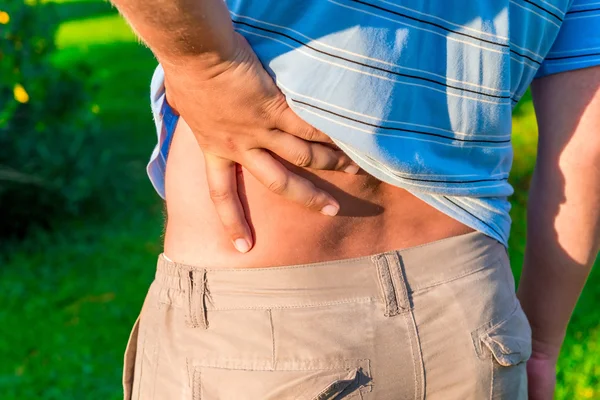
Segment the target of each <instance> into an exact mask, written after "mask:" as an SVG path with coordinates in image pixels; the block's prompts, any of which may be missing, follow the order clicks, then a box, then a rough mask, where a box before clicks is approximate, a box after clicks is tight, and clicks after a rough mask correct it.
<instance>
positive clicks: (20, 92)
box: [13, 83, 29, 103]
mask: <svg viewBox="0 0 600 400" xmlns="http://www.w3.org/2000/svg"><path fill="white" fill-rule="evenodd" d="M13 94H14V96H15V100H16V101H18V102H19V103H27V102H28V101H29V94H27V91H26V90H25V88H24V87H23V85H21V84H20V83H17V84H16V85H15V87H14V89H13Z"/></svg>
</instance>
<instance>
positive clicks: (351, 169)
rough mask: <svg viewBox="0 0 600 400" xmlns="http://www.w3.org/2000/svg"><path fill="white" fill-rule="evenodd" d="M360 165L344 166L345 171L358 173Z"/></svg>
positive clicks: (353, 173)
mask: <svg viewBox="0 0 600 400" xmlns="http://www.w3.org/2000/svg"><path fill="white" fill-rule="evenodd" d="M359 169H360V167H359V166H358V165H356V164H350V165H348V166H347V167H346V168H344V172H345V173H347V174H352V175H356V174H357V173H358V170H359Z"/></svg>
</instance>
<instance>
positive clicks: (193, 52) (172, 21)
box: [111, 0, 235, 64]
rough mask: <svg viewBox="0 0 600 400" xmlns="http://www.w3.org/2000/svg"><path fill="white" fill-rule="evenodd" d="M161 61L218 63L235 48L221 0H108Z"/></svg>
mask: <svg viewBox="0 0 600 400" xmlns="http://www.w3.org/2000/svg"><path fill="white" fill-rule="evenodd" d="M111 2H112V3H113V4H114V5H115V6H116V7H117V8H118V9H119V11H120V12H121V14H123V16H124V17H125V18H126V19H127V21H128V22H129V24H130V25H131V26H132V27H133V29H134V30H135V31H136V32H137V34H138V35H139V36H140V38H141V39H142V40H143V41H144V42H145V43H146V44H147V45H148V47H150V49H151V50H152V51H153V52H154V54H155V55H156V57H157V58H158V59H159V60H160V61H161V62H163V63H164V62H167V63H170V64H178V63H184V62H185V61H186V60H187V59H189V58H195V59H197V58H198V57H200V58H202V59H206V60H207V62H208V63H217V62H219V61H220V60H222V59H228V58H229V57H230V56H231V54H230V53H231V52H232V51H234V49H235V46H234V40H235V38H234V34H233V33H234V31H233V27H232V23H231V19H230V16H229V11H228V10H227V7H226V5H225V3H224V2H223V0H111Z"/></svg>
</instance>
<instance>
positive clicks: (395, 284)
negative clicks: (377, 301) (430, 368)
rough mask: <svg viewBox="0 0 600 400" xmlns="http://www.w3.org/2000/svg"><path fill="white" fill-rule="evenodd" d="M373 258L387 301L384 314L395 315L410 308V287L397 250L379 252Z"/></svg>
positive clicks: (387, 315)
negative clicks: (384, 252)
mask: <svg viewBox="0 0 600 400" xmlns="http://www.w3.org/2000/svg"><path fill="white" fill-rule="evenodd" d="M372 259H373V261H374V262H375V265H376V267H377V276H378V278H379V283H380V285H381V289H382V292H383V298H384V301H385V314H384V315H385V316H386V317H393V316H395V315H398V314H400V313H401V312H402V311H407V310H410V308H411V305H410V299H409V297H408V287H407V284H406V277H405V275H404V271H403V269H402V264H401V261H400V257H399V255H398V254H397V253H396V252H394V253H386V254H379V255H376V256H374V257H373V258H372Z"/></svg>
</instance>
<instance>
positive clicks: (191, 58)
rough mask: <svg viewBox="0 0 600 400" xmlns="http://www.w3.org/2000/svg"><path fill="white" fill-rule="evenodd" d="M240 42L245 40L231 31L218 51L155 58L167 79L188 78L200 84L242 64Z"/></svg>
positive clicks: (158, 55)
mask: <svg viewBox="0 0 600 400" xmlns="http://www.w3.org/2000/svg"><path fill="white" fill-rule="evenodd" d="M240 40H245V39H244V38H243V37H242V36H241V35H239V34H238V33H237V32H235V31H232V37H231V38H230V39H228V40H224V41H223V43H221V46H220V47H219V48H218V49H212V50H207V51H204V52H198V53H195V54H156V57H157V59H158V61H159V62H160V64H161V65H162V67H163V69H164V71H165V76H166V77H167V79H168V78H169V76H171V77H176V78H177V79H181V78H183V79H186V78H187V77H190V78H193V81H194V82H202V81H204V80H207V79H210V78H212V77H215V76H217V75H219V74H221V73H223V72H225V71H226V70H228V69H229V68H231V67H232V66H234V65H236V64H239V63H240V62H242V60H241V58H243V56H242V54H241V53H242V52H241V51H240V50H241V49H242V47H243V46H241V45H240ZM190 83H193V82H190Z"/></svg>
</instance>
